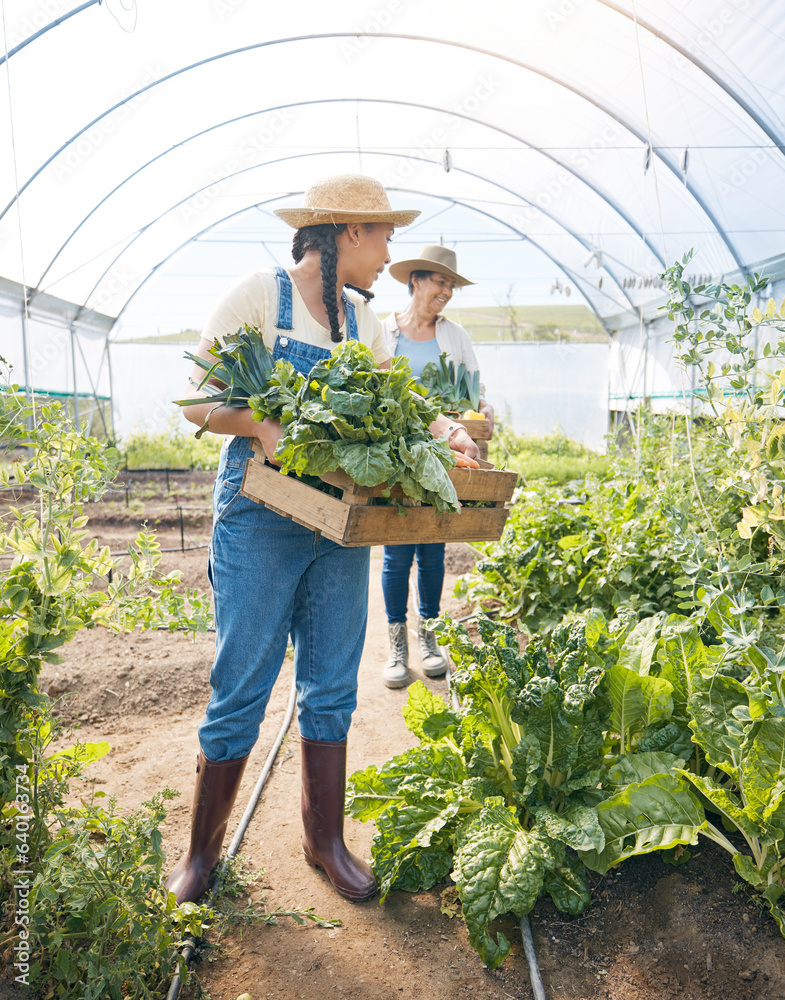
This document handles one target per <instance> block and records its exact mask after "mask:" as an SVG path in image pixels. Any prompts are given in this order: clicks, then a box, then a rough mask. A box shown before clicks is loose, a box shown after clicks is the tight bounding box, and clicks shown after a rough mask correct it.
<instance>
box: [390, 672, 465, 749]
mask: <svg viewBox="0 0 785 1000" xmlns="http://www.w3.org/2000/svg"><path fill="white" fill-rule="evenodd" d="M403 718H404V721H405V722H406V728H407V729H408V730H409V731H410V732H412V733H414V735H415V736H418V737H419V738H420V739H421V740H433V741H438V740H440V739H442V737H444V736H448V735H450V734H451V733H453V732H454V731H455V730H456V729H457V727H458V725H459V723H460V719H459V718H458V717H457V716H455V715H453V713H452V712H450V711H449V710H448V708H447V704H446V703H445V701H444V699H443V698H441V697H440V696H439V695H438V694H433V692H432V691H430V690H429V689H428V688H427V687H426V686H425V685H424V684H423V682H422V681H415V682H414V684H412V685H411V686H410V687H409V700H408V701H407V703H406V704H405V705H404V706H403Z"/></svg>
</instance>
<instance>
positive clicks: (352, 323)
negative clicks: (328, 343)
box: [341, 292, 359, 340]
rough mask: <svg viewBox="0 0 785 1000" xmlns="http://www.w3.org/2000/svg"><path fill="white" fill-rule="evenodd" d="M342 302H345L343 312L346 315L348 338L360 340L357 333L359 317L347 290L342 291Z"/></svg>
mask: <svg viewBox="0 0 785 1000" xmlns="http://www.w3.org/2000/svg"><path fill="white" fill-rule="evenodd" d="M341 302H343V313H344V316H345V317H346V339H347V340H359V337H358V335H357V317H356V316H355V314H354V302H352V300H351V299H350V298H349V296H348V295H347V294H346V292H341Z"/></svg>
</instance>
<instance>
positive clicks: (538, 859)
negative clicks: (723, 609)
mask: <svg viewBox="0 0 785 1000" xmlns="http://www.w3.org/2000/svg"><path fill="white" fill-rule="evenodd" d="M432 627H433V629H434V631H435V632H436V633H437V635H439V636H440V641H442V642H449V644H450V651H451V654H452V657H453V659H454V661H455V663H456V667H457V670H456V673H455V674H454V675H453V679H452V686H453V689H454V690H455V692H456V694H457V695H458V696H459V698H460V701H461V708H460V711H453V710H450V709H449V708H448V707H447V705H446V704H445V702H444V701H443V700H442V699H441V698H439V697H438V696H436V695H434V694H432V693H431V692H429V691H428V690H427V689H426V688H425V687H424V685H422V684H419V683H417V684H414V685H412V687H411V689H410V695H409V702H408V704H407V705H406V706H405V708H404V717H405V719H406V723H407V726H408V728H409V729H410V730H411V731H412V732H413V733H414V734H415V735H416V736H417V737H418V738H419V741H420V744H419V746H418V747H416V748H414V749H412V750H408V751H406V752H405V753H403V754H399V755H398V756H396V757H394V758H393V759H392V760H390V761H388V762H387V763H386V764H384V765H383V766H382V767H381V768H376V767H375V766H371V767H369V768H366V769H365V770H363V771H358V772H356V773H355V774H354V775H352V777H351V779H350V782H349V790H350V792H349V799H348V809H349V811H350V812H351V814H352V815H353V816H356V817H357V818H359V819H361V820H374V821H375V823H376V835H375V837H374V842H373V849H372V854H373V862H374V868H375V871H376V874H377V876H378V878H379V881H380V885H381V890H382V899H384V898H385V897H386V895H387V894H388V893H389V892H390V890H392V889H402V890H406V891H420V890H422V889H425V888H428V887H430V886H432V885H434V884H435V883H436V882H438V881H440V880H441V879H443V878H445V877H446V876H447V875H448V874H451V876H452V879H453V880H454V881H455V882H456V884H457V887H458V894H459V897H460V899H461V902H462V908H463V914H464V917H465V919H466V923H467V927H468V931H469V940H470V942H471V944H472V945H473V947H475V948H476V949H477V951H478V952H479V954H480V955H481V957H482V959H483V961H484V962H485V963H486V964H487V965H489V966H491V967H493V966H496V965H498V964H499V963H500V962H502V961H503V960H504V957H505V955H506V954H507V953H508V951H509V947H510V946H509V942H508V941H507V940H506V938H505V937H504V935H503V934H501V933H498V934H497V935H496V936H494V934H493V933H492V931H491V928H490V925H491V923H492V921H493V920H494V919H495V918H496V917H497V916H499V915H501V914H503V913H506V912H511V913H514V914H516V915H517V916H522V915H523V914H525V913H527V912H528V911H529V910H530V909H531V908H532V906H533V905H534V903H535V901H536V899H537V898H538V896H539V895H542V894H547V895H550V896H551V898H552V899H553V901H554V903H555V904H556V906H557V907H559V908H560V909H562V910H564V911H565V912H568V913H573V914H575V913H580V912H581V911H582V910H583V908H584V907H585V906H586V905H587V904H588V902H589V901H590V897H589V892H588V889H587V886H586V879H585V870H584V866H586V867H588V868H590V869H592V870H595V871H598V872H602V873H604V872H607V871H608V870H609V869H610V868H611V867H613V866H615V865H618V864H620V863H621V862H623V861H624V860H625V859H626V858H629V857H632V856H634V855H640V854H648V853H651V852H654V851H664V852H666V856H667V857H668V858H669V859H671V860H676V859H677V858H678V859H680V860H686V859H688V857H689V851H688V850H687V849H686V848H688V847H689V845H694V844H696V843H697V841H698V838H699V836H705V837H708V838H710V839H712V840H714V841H715V842H716V843H718V844H719V845H721V846H722V847H723V848H724V849H726V850H728V851H729V852H730V853H731V855H732V856H733V862H734V865H735V867H736V870H737V872H738V873H739V875H740V876H741V877H742V878H744V879H746V880H747V881H748V882H749V883H750V884H751V885H752V886H753V887H754V888H755V889H757V890H758V891H760V892H761V894H762V896H763V899H764V900H765V902H766V903H767V904H768V905H769V907H770V909H771V912H772V915H773V916H774V918H775V919H776V920H777V922H778V923H779V924H780V926H781V927H782V910H781V908H780V905H779V900H780V897H781V895H782V893H783V891H785V889H784V888H783V887H784V886H785V879H784V878H783V871H782V860H783V848H785V839H784V838H785V833H784V832H783V830H784V828H785V822H783V821H784V820H785V802H784V797H785V770H784V769H783V762H784V761H785V710H783V701H782V686H783V682H782V675H783V672H785V649H783V650H782V651H781V652H780V653H775V652H774V651H773V650H771V649H767V648H765V647H756V646H752V645H750V644H746V645H744V644H742V643H739V642H736V643H734V642H733V641H732V637H731V635H730V634H728V635H726V636H725V638H724V641H718V640H717V639H716V637H714V636H711V642H710V643H707V642H706V641H704V635H703V634H702V631H701V629H702V623H701V620H700V619H697V618H696V619H689V618H685V617H684V616H681V615H672V616H669V617H665V616H663V615H657V616H653V617H650V618H646V619H643V620H642V621H639V622H636V620H635V616H634V614H632V613H631V612H629V611H628V610H627V611H624V610H623V611H622V612H621V614H620V616H619V617H618V618H616V619H613V620H612V621H610V622H607V621H606V619H605V618H604V616H603V615H602V614H601V613H600V612H598V611H591V612H588V613H586V614H585V615H581V616H577V617H572V618H568V619H567V620H565V621H564V622H562V623H561V624H560V625H559V626H558V627H557V628H555V629H553V630H552V631H551V633H550V635H548V636H535V637H533V638H531V639H530V640H529V642H528V644H527V646H526V648H525V650H524V651H523V652H521V651H520V648H519V645H518V641H517V637H516V632H515V631H514V630H513V629H511V628H510V627H509V626H507V625H505V624H503V623H500V622H493V621H491V620H490V619H488V618H485V617H484V616H480V617H479V619H478V632H479V636H480V640H481V642H479V643H475V642H473V641H472V639H471V638H470V637H469V635H468V633H467V631H466V630H465V628H464V627H463V626H461V625H458V624H455V623H453V622H451V621H450V620H449V619H445V618H442V619H439V620H438V621H437V622H436V623H435V624H434V625H433V626H432ZM728 830H734V831H736V833H738V834H739V836H740V837H741V838H743V839H744V841H746V845H747V847H746V849H744V848H742V847H740V846H739V845H738V843H734V842H733V841H732V840H730V839H729V838H728V835H727V831H728Z"/></svg>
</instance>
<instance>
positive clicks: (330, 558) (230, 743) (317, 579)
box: [199, 268, 370, 761]
mask: <svg viewBox="0 0 785 1000" xmlns="http://www.w3.org/2000/svg"><path fill="white" fill-rule="evenodd" d="M275 276H276V281H277V285H278V321H277V323H276V328H277V329H278V330H279V331H281V332H280V333H279V334H278V337H277V339H276V343H275V349H274V351H273V358H274V359H275V360H276V361H277V360H278V359H279V358H283V359H285V360H286V361H290V362H291V363H292V364H293V365H294V367H295V368H296V369H297V370H298V371H299V372H301V373H302V374H303V375H307V374H308V373H309V372H310V370H311V368H312V367H313V366H314V365H315V364H316V363H317V362H318V361H321V360H322V359H324V358H326V357H329V355H330V353H331V351H330V350H328V349H326V348H322V347H314V346H312V345H311V344H305V343H303V342H302V341H298V340H295V339H294V338H293V337H292V336H289V335H288V333H289V331H291V330H292V283H291V278H290V277H289V275H288V274H287V273H286V271H284V270H283V268H276V272H275ZM342 301H343V307H344V313H345V316H346V335H347V339H349V340H357V339H358V338H357V321H356V317H355V314H354V303H353V302H351V301H350V300H349V299H348V297H347V296H346V294H345V293H344V295H343V299H342ZM250 445H251V438H247V437H236V438H233V439H232V441H231V442H230V443H229V444H228V446H226V445H225V446H224V447H223V448H222V450H221V460H220V464H219V467H218V477H217V479H216V481H215V487H214V489H213V536H212V541H211V544H210V553H209V564H208V576H209V578H210V584H211V585H212V588H213V594H214V598H215V633H216V640H215V660H214V663H213V668H212V671H211V672H210V684H211V685H212V695H211V697H210V703H209V705H208V706H207V712H206V714H205V718H204V720H203V721H202V724H201V725H200V727H199V742H200V744H201V747H202V750H203V752H204V754H205V755H206V756H207V757H208V758H209V759H210V760H213V761H224V760H234V759H235V758H237V757H243V756H244V755H245V754H247V753H249V752H250V750H251V748H252V747H253V745H254V743H255V742H256V740H257V737H258V735H259V726H260V724H261V722H262V720H263V719H264V713H265V709H266V707H267V702H268V700H269V697H270V692H271V691H272V687H273V684H274V683H275V681H276V678H277V677H278V673H279V672H280V669H281V665H282V663H283V660H284V656H285V655H286V646H287V640H288V638H289V636H290V635H291V638H292V643H293V645H294V671H295V680H296V684H297V720H298V725H299V728H300V732H301V734H302V735H303V736H305V737H307V738H308V739H313V740H335V741H339V740H343V739H345V738H346V735H347V733H348V730H349V725H350V722H351V717H352V712H353V711H354V708H355V706H356V704H357V670H358V667H359V665H360V656H361V654H362V649H363V644H364V642H365V625H366V618H367V613H368V567H369V563H370V549H369V548H367V547H358V548H344V547H343V546H341V545H338V544H336V543H335V542H331V541H329V540H328V539H326V538H323V537H322V536H321V535H320V534H318V533H317V532H314V531H310V530H309V529H308V528H304V527H303V526H302V525H300V524H297V523H295V522H294V521H292V520H291V519H290V518H286V517H282V516H281V515H280V514H276V513H275V512H274V511H271V510H269V509H268V508H267V507H264V506H263V505H262V504H258V503H254V502H253V500H248V499H247V498H246V497H244V496H241V495H240V492H239V490H240V486H241V484H242V480H243V470H244V469H245V461H246V459H247V458H249V457H250V456H251V454H252V452H251V448H250Z"/></svg>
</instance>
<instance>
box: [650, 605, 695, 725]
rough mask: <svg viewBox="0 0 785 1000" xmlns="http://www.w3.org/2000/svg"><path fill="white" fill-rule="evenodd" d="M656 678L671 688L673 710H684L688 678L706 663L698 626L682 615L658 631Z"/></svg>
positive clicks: (688, 694)
mask: <svg viewBox="0 0 785 1000" xmlns="http://www.w3.org/2000/svg"><path fill="white" fill-rule="evenodd" d="M661 638H662V648H661V650H660V654H659V661H660V675H661V676H662V677H664V678H665V679H666V680H667V681H670V683H671V684H672V685H673V703H674V706H675V707H677V708H679V709H681V710H684V709H685V708H686V705H687V701H688V699H689V697H690V695H691V694H692V676H693V674H695V673H698V672H699V671H700V670H701V669H702V668H703V667H704V666H705V665H706V662H707V658H706V647H705V646H704V645H703V642H702V641H701V638H700V633H699V631H698V626H697V625H696V624H695V622H694V621H692V620H691V619H689V618H684V617H683V616H682V615H670V616H669V617H668V618H666V620H665V624H664V625H663V627H662V633H661Z"/></svg>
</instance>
